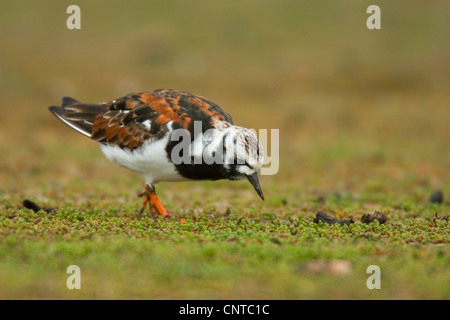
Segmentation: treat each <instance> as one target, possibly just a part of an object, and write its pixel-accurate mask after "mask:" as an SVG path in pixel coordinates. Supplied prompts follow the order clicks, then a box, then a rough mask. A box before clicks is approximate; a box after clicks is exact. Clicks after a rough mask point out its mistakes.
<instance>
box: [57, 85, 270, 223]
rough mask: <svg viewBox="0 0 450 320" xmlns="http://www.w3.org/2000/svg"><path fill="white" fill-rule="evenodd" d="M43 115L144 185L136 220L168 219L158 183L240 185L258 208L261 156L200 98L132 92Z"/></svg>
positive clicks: (249, 133)
mask: <svg viewBox="0 0 450 320" xmlns="http://www.w3.org/2000/svg"><path fill="white" fill-rule="evenodd" d="M49 110H50V112H51V113H52V114H54V115H55V116H56V117H57V118H58V119H60V120H61V121H62V122H63V123H65V124H66V125H68V126H69V127H71V128H72V129H74V130H76V131H78V132H79V133H81V134H83V135H85V136H87V137H88V138H90V139H91V140H93V141H96V142H97V143H99V144H100V148H101V151H102V152H103V153H104V155H105V156H106V158H107V159H109V160H110V161H112V162H113V163H115V164H116V165H118V166H121V167H125V168H127V169H129V170H131V171H134V172H136V173H138V174H140V175H141V176H143V178H144V179H145V188H144V192H143V193H142V194H140V195H141V196H143V197H144V201H143V203H142V205H141V206H140V209H139V215H142V213H143V212H144V210H145V209H146V207H147V205H148V206H149V210H150V214H151V216H152V217H154V218H157V217H159V216H162V217H166V218H168V217H170V215H169V214H168V212H167V210H166V209H165V208H164V206H163V204H162V203H161V201H160V200H159V198H158V197H157V194H156V188H155V185H156V184H157V183H159V182H176V181H197V180H220V179H227V180H243V179H247V180H248V181H249V182H250V183H251V185H252V186H253V188H254V189H255V191H256V192H257V194H258V195H259V196H260V197H261V199H262V200H264V194H263V191H262V189H261V185H260V182H259V179H258V170H259V169H260V168H261V167H262V165H263V160H264V152H263V148H262V145H261V143H260V142H259V141H258V138H257V136H256V133H255V131H253V130H250V129H247V128H244V127H240V126H237V125H234V124H233V120H232V118H231V116H230V115H229V114H228V113H227V112H225V111H224V110H223V109H222V108H221V107H220V106H219V105H218V104H216V103H214V102H212V101H211V100H208V99H207V98H205V97H203V96H200V95H196V94H193V93H189V92H187V91H179V90H175V89H157V90H153V91H147V92H133V93H129V94H127V95H125V96H123V97H120V98H118V99H116V100H112V101H108V102H100V103H81V102H79V101H77V100H75V99H73V98H71V97H63V98H62V103H61V106H50V107H49Z"/></svg>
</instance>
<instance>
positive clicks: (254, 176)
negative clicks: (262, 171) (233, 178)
mask: <svg viewBox="0 0 450 320" xmlns="http://www.w3.org/2000/svg"><path fill="white" fill-rule="evenodd" d="M247 179H248V181H250V183H251V184H252V186H253V188H255V190H256V192H257V193H258V194H259V196H260V197H261V199H263V201H264V194H263V192H262V189H261V186H260V185H259V180H258V173H257V172H255V173H254V174H252V175H250V176H247Z"/></svg>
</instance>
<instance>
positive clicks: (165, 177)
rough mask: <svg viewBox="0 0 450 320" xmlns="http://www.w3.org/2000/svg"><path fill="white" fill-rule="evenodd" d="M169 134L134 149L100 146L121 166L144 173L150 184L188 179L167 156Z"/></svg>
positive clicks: (107, 155) (110, 158)
mask: <svg viewBox="0 0 450 320" xmlns="http://www.w3.org/2000/svg"><path fill="white" fill-rule="evenodd" d="M168 136H169V135H166V136H165V137H164V138H163V139H161V140H156V141H148V142H145V143H144V144H143V145H142V146H140V147H138V148H136V149H134V150H133V151H130V150H129V149H121V148H119V147H117V146H112V145H107V144H100V147H101V149H102V151H103V153H104V154H105V156H106V158H108V159H109V160H110V161H112V162H113V163H115V164H117V165H119V166H121V167H125V168H128V169H130V170H132V171H134V172H137V173H139V174H141V175H143V176H144V178H145V180H146V183H147V184H149V185H154V184H156V183H158V182H161V181H183V180H187V179H186V178H184V177H182V176H181V175H180V174H179V173H178V172H177V171H176V170H175V166H174V164H173V163H172V162H170V161H169V159H168V158H167V153H166V150H165V147H166V145H167V139H168Z"/></svg>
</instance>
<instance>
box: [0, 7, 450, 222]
mask: <svg viewBox="0 0 450 320" xmlns="http://www.w3.org/2000/svg"><path fill="white" fill-rule="evenodd" d="M71 4H76V5H78V6H79V7H80V8H81V30H68V29H67V28H66V19H67V18H68V17H69V14H67V13H66V8H67V7H68V6H69V5H71ZM371 4H377V5H379V6H380V8H381V26H382V29H381V30H369V29H367V27H366V19H367V18H368V16H369V15H368V14H367V13H366V9H367V7H368V6H369V5H371ZM449 16H450V2H449V1H447V0H442V1H439V0H436V1H427V2H424V1H406V0H401V1H386V0H377V1H375V2H374V1H361V0H354V1H343V2H339V3H338V2H336V1H264V0H261V1H256V0H254V1H250V0H242V1H216V0H211V1H199V0H196V1H83V0H79V1H76V2H73V1H49V0H46V1H12V0H2V1H1V2H0V39H1V49H0V97H1V101H2V102H1V103H0V112H1V116H0V154H1V157H0V196H1V199H2V202H3V207H4V208H19V207H20V201H21V200H23V199H24V198H31V199H33V200H35V201H40V203H49V204H51V205H55V206H57V205H59V204H60V203H61V201H63V200H64V201H68V202H72V203H75V205H78V204H86V203H94V204H92V205H93V206H95V205H98V204H100V205H110V206H115V205H117V204H119V205H121V204H123V203H129V202H132V203H135V207H136V208H137V207H138V205H139V200H138V199H137V197H136V194H137V193H138V192H140V191H141V189H142V186H143V180H142V179H141V177H139V176H137V175H135V174H134V173H131V172H128V171H126V170H124V169H121V168H117V167H116V166H115V165H113V164H111V163H109V162H108V161H107V160H106V159H105V158H104V156H103V155H102V154H101V152H100V150H99V148H98V146H97V145H96V144H95V143H91V142H90V141H89V140H88V139H86V138H85V137H83V136H82V135H80V134H78V133H77V132H75V131H73V130H71V129H70V128H68V127H66V126H65V125H63V124H62V123H60V122H59V121H58V120H57V119H55V118H54V117H53V116H52V115H51V114H50V113H49V112H48V110H47V107H48V106H50V105H58V104H60V101H61V98H62V97H63V96H72V97H74V98H76V99H78V100H80V101H83V102H101V101H109V100H114V99H116V98H118V97H120V96H123V95H125V94H127V93H129V92H133V91H147V90H154V89H158V88H173V89H179V90H186V91H191V92H193V93H196V94H199V95H203V96H205V97H207V98H209V99H211V100H213V101H215V102H216V103H218V104H219V105H221V106H222V107H223V108H224V109H225V110H226V111H227V112H229V113H230V114H231V115H232V116H233V119H234V122H235V124H237V125H241V126H246V127H250V128H255V129H263V128H264V129H279V130H280V168H279V172H278V174H277V175H274V176H263V177H262V178H261V183H262V186H263V189H264V191H265V193H266V196H267V200H266V202H265V203H260V202H258V201H259V199H258V198H257V196H256V194H254V191H253V190H251V188H250V186H247V184H244V183H235V184H233V183H229V182H215V183H209V182H205V183H195V184H188V183H180V184H162V186H163V187H161V188H160V192H161V198H162V201H163V203H167V208H168V209H169V210H172V211H175V212H176V213H180V212H181V213H183V212H189V210H194V212H197V211H201V210H202V208H216V209H217V210H224V209H226V208H227V207H235V208H237V209H236V210H237V212H242V211H246V210H248V209H247V208H248V207H251V208H254V209H255V210H266V211H270V210H271V211H273V212H276V213H282V212H284V211H286V210H288V211H289V212H291V213H292V214H294V215H295V214H297V215H298V214H303V213H305V212H307V211H308V210H309V209H310V208H309V207H308V204H305V201H306V200H308V199H309V197H320V196H322V195H323V194H325V195H327V194H333V193H344V194H345V193H350V194H352V195H354V196H356V197H362V198H364V200H365V203H364V206H363V207H358V208H357V209H356V212H352V213H353V214H356V215H358V214H361V213H363V212H365V211H367V210H371V209H373V208H380V207H381V208H382V209H386V211H389V210H390V209H389V208H390V205H391V203H392V202H395V201H400V202H401V201H407V200H409V199H411V200H412V201H417V202H420V201H422V202H423V201H426V200H427V198H428V196H429V194H430V192H431V191H432V190H434V189H442V190H444V194H448V193H449V192H450V185H449V181H450V170H449V169H450V152H449V150H450V139H449V136H450V135H449V124H450V121H449V119H450V90H449V88H450V59H449V57H450V41H449V34H450V17H449ZM224 196H225V197H224ZM399 207H401V208H404V206H399ZM308 212H309V211H308ZM335 213H338V214H343V215H344V216H345V215H346V214H348V213H349V212H348V211H347V210H343V211H342V212H340V211H339V210H338V209H337V210H336V212H335Z"/></svg>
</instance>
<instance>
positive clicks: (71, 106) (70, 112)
mask: <svg viewBox="0 0 450 320" xmlns="http://www.w3.org/2000/svg"><path fill="white" fill-rule="evenodd" d="M48 109H49V110H50V112H51V113H53V114H54V115H55V116H56V117H57V118H58V119H60V120H61V121H62V122H64V123H65V124H67V125H68V126H70V127H72V128H73V129H75V130H76V131H78V132H80V133H82V134H84V135H85V136H87V137H91V135H92V123H93V122H94V120H95V118H96V116H97V115H98V114H101V113H104V112H106V111H107V106H106V105H105V104H83V103H80V102H79V101H77V100H75V99H73V98H70V97H64V98H63V99H62V104H61V107H56V106H51V107H49V108H48Z"/></svg>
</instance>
